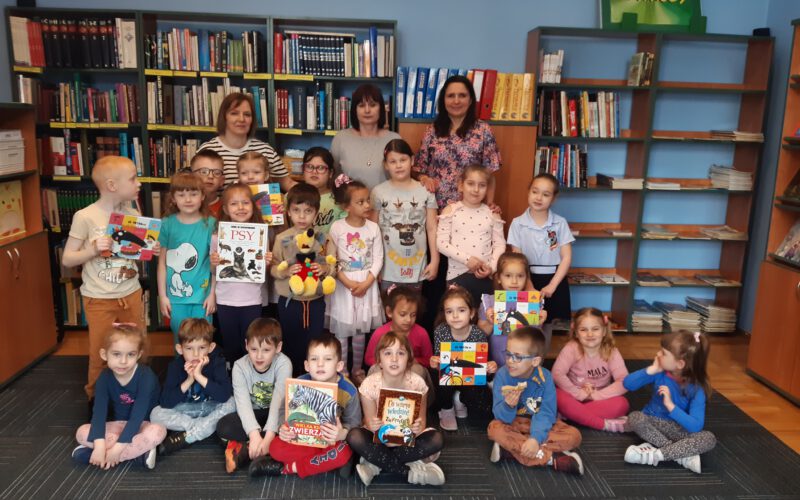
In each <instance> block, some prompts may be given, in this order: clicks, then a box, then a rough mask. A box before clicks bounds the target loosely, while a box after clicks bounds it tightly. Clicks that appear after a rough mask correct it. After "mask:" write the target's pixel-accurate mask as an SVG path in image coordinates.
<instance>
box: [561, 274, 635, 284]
mask: <svg viewBox="0 0 800 500" xmlns="http://www.w3.org/2000/svg"><path fill="white" fill-rule="evenodd" d="M568 277H569V282H570V283H573V284H576V285H595V284H596V285H602V284H605V285H626V284H628V283H630V281H628V280H627V279H625V278H623V277H622V276H620V275H619V274H616V273H586V272H578V271H575V272H570V273H569V275H568Z"/></svg>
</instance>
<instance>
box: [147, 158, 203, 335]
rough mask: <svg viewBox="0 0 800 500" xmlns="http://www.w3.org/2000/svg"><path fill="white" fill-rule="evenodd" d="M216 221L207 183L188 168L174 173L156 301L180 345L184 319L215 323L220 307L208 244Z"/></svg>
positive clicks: (163, 228)
mask: <svg viewBox="0 0 800 500" xmlns="http://www.w3.org/2000/svg"><path fill="white" fill-rule="evenodd" d="M216 225H217V220H216V219H215V218H214V217H211V216H210V215H209V212H208V207H207V206H206V202H205V195H204V194H203V181H202V180H201V179H200V177H198V176H196V175H194V174H190V173H188V172H178V173H177V174H175V175H173V176H172V181H171V182H170V186H169V195H168V203H167V209H166V210H165V211H164V219H163V220H162V221H161V234H160V235H159V236H158V241H159V242H160V243H161V246H162V247H163V248H164V252H165V256H164V257H163V258H160V259H158V302H159V307H160V308H161V314H162V315H163V316H164V317H168V318H170V329H171V330H172V334H173V337H174V340H175V341H174V342H173V344H178V343H180V342H179V340H178V329H179V328H180V325H181V321H183V320H184V319H185V318H205V319H206V320H207V321H208V322H211V314H213V313H214V311H215V310H216V299H215V297H214V285H215V283H216V280H215V279H214V276H213V275H212V274H211V264H210V262H209V258H208V257H209V248H210V246H211V235H212V234H213V233H214V229H215V228H216Z"/></svg>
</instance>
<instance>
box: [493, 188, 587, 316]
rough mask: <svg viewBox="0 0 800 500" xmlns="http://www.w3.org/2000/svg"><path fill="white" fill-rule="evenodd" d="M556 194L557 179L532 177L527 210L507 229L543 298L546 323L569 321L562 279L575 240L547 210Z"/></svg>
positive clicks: (565, 284) (568, 264) (565, 289)
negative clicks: (528, 266)
mask: <svg viewBox="0 0 800 500" xmlns="http://www.w3.org/2000/svg"><path fill="white" fill-rule="evenodd" d="M557 195H558V179H556V178H555V177H553V176H552V175H550V174H539V175H537V176H536V177H534V178H533V181H531V185H530V187H529V191H528V205H529V206H530V208H528V210H526V211H525V212H523V214H522V215H520V216H519V217H517V218H515V219H514V220H513V221H512V222H511V227H509V228H508V244H509V245H511V250H513V251H514V252H520V253H523V254H525V257H527V258H528V262H529V263H530V265H531V266H530V271H531V280H532V281H533V287H534V288H535V289H537V290H541V292H542V297H543V298H544V299H545V305H544V308H545V310H547V322H548V323H549V322H551V321H553V320H554V319H556V318H558V319H562V320H569V318H570V300H569V286H568V285H567V280H566V279H565V278H566V276H567V271H569V266H570V263H571V262H572V245H571V243H572V242H573V241H575V238H574V237H573V236H572V233H571V232H570V230H569V225H567V221H566V220H565V219H564V218H563V217H561V216H559V215H556V214H555V213H553V212H552V211H551V210H550V206H551V205H552V204H553V202H554V201H555V199H556V196H557ZM548 330H549V328H548Z"/></svg>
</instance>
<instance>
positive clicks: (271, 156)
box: [198, 137, 289, 186]
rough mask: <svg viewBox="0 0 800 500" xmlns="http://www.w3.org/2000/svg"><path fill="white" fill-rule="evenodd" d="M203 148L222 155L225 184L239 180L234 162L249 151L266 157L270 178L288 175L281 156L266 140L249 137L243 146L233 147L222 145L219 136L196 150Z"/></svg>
mask: <svg viewBox="0 0 800 500" xmlns="http://www.w3.org/2000/svg"><path fill="white" fill-rule="evenodd" d="M204 149H210V150H212V151H216V152H217V153H219V155H220V156H221V157H222V161H223V163H224V166H223V170H224V172H225V186H228V185H230V184H233V183H234V182H236V181H238V180H239V174H237V173H236V162H237V161H238V160H239V157H240V156H242V155H243V154H245V153H248V152H250V151H255V152H257V153H261V154H262V155H264V157H265V158H266V159H267V163H268V164H269V175H270V178H278V177H286V176H287V175H289V172H288V171H287V170H286V167H285V166H284V164H283V161H282V160H281V157H280V156H278V153H277V152H275V149H274V148H273V147H272V146H270V145H269V144H267V143H266V142H264V141H260V140H258V139H249V140H248V141H247V143H246V144H245V145H244V147H242V148H240V149H233V148H229V147H228V146H226V145H224V144H223V143H222V141H221V140H219V137H214V138H213V139H211V140H210V141H208V142H205V143H203V144H202V145H201V146H200V148H199V149H198V151H202V150H204Z"/></svg>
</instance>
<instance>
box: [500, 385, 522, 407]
mask: <svg viewBox="0 0 800 500" xmlns="http://www.w3.org/2000/svg"><path fill="white" fill-rule="evenodd" d="M520 396H522V389H512V390H510V391H508V392H506V393H505V395H504V396H503V399H504V400H505V402H506V404H507V405H508V406H510V407H511V408H516V407H517V405H518V404H519V397H520Z"/></svg>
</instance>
